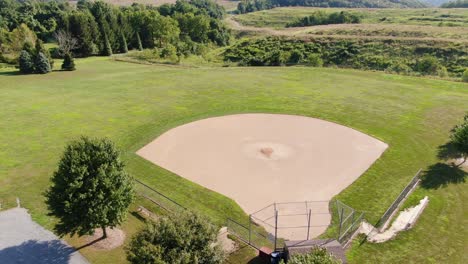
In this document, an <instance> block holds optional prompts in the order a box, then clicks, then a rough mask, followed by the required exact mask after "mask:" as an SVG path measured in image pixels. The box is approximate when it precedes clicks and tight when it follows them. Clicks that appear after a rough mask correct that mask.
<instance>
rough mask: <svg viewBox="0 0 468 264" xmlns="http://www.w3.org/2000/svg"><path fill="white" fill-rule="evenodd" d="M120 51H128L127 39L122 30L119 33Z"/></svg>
mask: <svg viewBox="0 0 468 264" xmlns="http://www.w3.org/2000/svg"><path fill="white" fill-rule="evenodd" d="M120 52H121V53H127V52H128V46H127V39H126V38H125V35H124V33H123V32H122V33H120Z"/></svg>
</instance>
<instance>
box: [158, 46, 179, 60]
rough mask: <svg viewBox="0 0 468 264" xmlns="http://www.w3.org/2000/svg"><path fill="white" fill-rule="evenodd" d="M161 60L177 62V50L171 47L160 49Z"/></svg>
mask: <svg viewBox="0 0 468 264" xmlns="http://www.w3.org/2000/svg"><path fill="white" fill-rule="evenodd" d="M161 58H164V59H168V60H170V61H173V62H175V61H178V56H177V49H176V47H174V46H173V45H170V44H168V45H166V46H165V47H164V48H163V49H161Z"/></svg>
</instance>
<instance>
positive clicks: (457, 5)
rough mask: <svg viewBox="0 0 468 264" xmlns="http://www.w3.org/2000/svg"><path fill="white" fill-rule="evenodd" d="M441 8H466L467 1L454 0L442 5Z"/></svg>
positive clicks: (467, 6) (467, 5)
mask: <svg viewBox="0 0 468 264" xmlns="http://www.w3.org/2000/svg"><path fill="white" fill-rule="evenodd" d="M441 7H443V8H468V0H456V1H451V2H447V3H445V4H442V6H441Z"/></svg>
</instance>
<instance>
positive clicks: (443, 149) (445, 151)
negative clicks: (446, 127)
mask: <svg viewBox="0 0 468 264" xmlns="http://www.w3.org/2000/svg"><path fill="white" fill-rule="evenodd" d="M437 158H439V159H441V160H445V161H447V160H455V159H460V158H462V156H461V155H460V153H459V152H458V151H457V150H456V149H455V147H454V145H453V143H452V142H447V143H445V144H444V145H441V146H439V148H438V151H437Z"/></svg>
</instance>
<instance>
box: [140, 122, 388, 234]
mask: <svg viewBox="0 0 468 264" xmlns="http://www.w3.org/2000/svg"><path fill="white" fill-rule="evenodd" d="M386 148H387V145H386V144H385V143H383V142H381V141H379V140H377V139H375V138H372V137H370V136H368V135H366V134H363V133H361V132H359V131H356V130H354V129H351V128H348V127H345V126H341V125H338V124H335V123H331V122H327V121H324V120H320V119H315V118H309V117H304V116H293V115H275V114H240V115H230V116H223V117H215V118H208V119H204V120H199V121H195V122H192V123H188V124H185V125H182V126H179V127H176V128H174V129H171V130H169V131H167V132H166V133H164V134H162V135H161V136H160V137H158V138H157V139H155V140H154V141H153V142H151V143H149V144H148V145H146V146H145V147H143V148H142V149H140V150H138V152H137V153H138V155H140V156H141V157H143V158H145V159H147V160H149V161H151V162H153V163H155V164H157V165H159V166H161V167H163V168H165V169H168V170H170V171H172V172H174V173H176V174H178V175H180V176H182V177H184V178H186V179H189V180H191V181H193V182H196V183H198V184H200V185H202V186H205V187H207V188H209V189H212V190H214V191H217V192H219V193H222V194H224V195H226V196H228V197H230V198H232V199H234V200H235V201H236V202H237V203H238V204H239V205H240V206H241V207H242V208H243V209H244V210H245V211H246V212H247V213H253V212H255V211H257V210H259V209H260V208H263V207H265V206H267V205H269V204H272V203H274V202H291V201H328V200H330V199H331V198H332V197H333V196H335V195H336V194H338V193H339V192H340V191H341V190H343V189H344V188H346V187H347V186H349V185H350V184H351V183H352V182H353V181H355V180H356V179H357V178H358V177H359V176H360V175H361V174H362V173H363V172H365V171H366V170H367V169H368V168H369V167H370V166H371V164H372V163H373V162H374V161H375V160H376V159H377V158H379V156H380V155H381V154H382V153H383V152H384V150H385V149H386ZM325 204H326V203H325ZM320 209H321V208H320ZM317 210H318V209H317ZM322 211H323V210H322ZM304 219H306V218H305V217H304ZM285 221H286V222H284V223H280V224H281V225H283V226H287V225H288V224H289V223H288V222H287V220H285ZM291 221H292V220H291ZM312 221H313V224H314V225H317V226H320V227H319V228H317V229H316V230H313V234H312V235H311V237H313V236H316V235H319V234H320V233H322V232H323V231H324V230H325V229H326V226H327V225H328V224H329V223H330V215H329V214H326V215H323V216H321V217H320V218H316V219H313V220H312ZM291 224H294V223H291ZM284 237H286V238H288V234H285V235H284ZM295 238H297V237H295ZM290 239H293V237H290Z"/></svg>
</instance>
